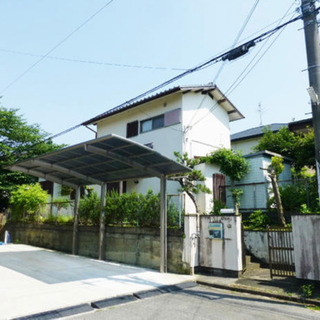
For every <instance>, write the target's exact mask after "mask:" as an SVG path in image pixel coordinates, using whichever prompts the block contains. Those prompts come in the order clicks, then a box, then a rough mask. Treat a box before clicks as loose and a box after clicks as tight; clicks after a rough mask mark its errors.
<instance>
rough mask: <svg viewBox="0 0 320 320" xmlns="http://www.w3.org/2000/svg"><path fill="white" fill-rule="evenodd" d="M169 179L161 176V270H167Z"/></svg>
mask: <svg viewBox="0 0 320 320" xmlns="http://www.w3.org/2000/svg"><path fill="white" fill-rule="evenodd" d="M167 245H168V242H167V179H166V176H165V175H161V177H160V272H162V273H163V272H167V249H168V247H167Z"/></svg>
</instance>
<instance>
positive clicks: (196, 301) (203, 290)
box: [64, 286, 320, 320]
mask: <svg viewBox="0 0 320 320" xmlns="http://www.w3.org/2000/svg"><path fill="white" fill-rule="evenodd" d="M64 319H68V320H80V319H81V320H83V319H85V320H91V319H92V320H102V319H103V320H105V319H117V320H122V319H123V320H135V319H139V320H141V319H148V320H149V319H150V320H164V319H170V320H174V319H183V320H200V319H201V320H209V319H210V320H212V319H219V320H224V319H232V320H234V319H236V320H241V319H245V320H250V319H255V320H257V319H259V320H261V319H262V320H263V319H272V320H282V319H301V320H302V319H303V320H306V319H320V311H314V310H310V309H308V308H306V307H304V306H302V305H298V304H294V303H288V302H279V301H276V300H272V299H267V298H262V297H259V296H254V295H247V294H240V293H233V292H230V291H224V290H218V289H212V288H209V287H204V286H197V287H194V288H189V289H184V290H182V291H177V292H171V293H165V294H160V295H156V296H153V297H147V298H144V299H139V300H136V301H134V302H128V303H126V304H121V305H116V306H112V307H109V308H105V309H97V310H95V311H94V312H90V313H87V314H82V315H76V316H71V317H67V318H64Z"/></svg>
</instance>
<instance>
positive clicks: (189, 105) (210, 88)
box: [83, 85, 243, 213]
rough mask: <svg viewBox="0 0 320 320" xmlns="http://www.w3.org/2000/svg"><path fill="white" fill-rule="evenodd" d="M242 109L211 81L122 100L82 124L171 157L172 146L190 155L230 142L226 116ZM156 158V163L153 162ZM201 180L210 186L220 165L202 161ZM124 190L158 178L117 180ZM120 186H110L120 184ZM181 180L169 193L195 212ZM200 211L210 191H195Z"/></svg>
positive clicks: (151, 184)
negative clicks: (184, 192)
mask: <svg viewBox="0 0 320 320" xmlns="http://www.w3.org/2000/svg"><path fill="white" fill-rule="evenodd" d="M242 118H243V115H242V114H241V113H240V112H239V111H238V110H237V108H236V107H235V106H234V105H233V104H232V103H231V102H230V101H229V100H228V99H227V97H225V96H224V95H223V93H222V92H221V91H220V90H219V88H218V87H216V86H215V85H206V86H190V87H174V88H172V89H169V90H166V91H163V92H160V93H158V94H155V95H153V96H149V97H147V98H145V99H143V100H139V101H137V102H134V103H131V104H128V105H121V106H119V107H116V108H113V109H111V110H109V111H107V112H105V113H103V114H101V115H98V116H96V117H94V118H92V119H89V120H88V121H85V122H84V123H83V125H93V124H94V125H96V127H97V137H102V136H104V135H108V134H110V133H113V134H117V135H120V136H123V137H126V138H128V139H132V140H134V141H136V142H139V143H141V144H144V145H146V146H148V147H150V148H152V149H154V150H156V151H158V152H160V153H161V154H163V155H165V156H168V157H169V158H172V159H175V156H174V152H175V151H178V152H180V153H181V154H183V153H185V152H187V153H188V155H189V157H198V156H204V155H206V154H208V153H210V152H212V151H214V150H217V149H218V148H222V147H223V148H230V129H229V122H230V121H234V120H239V119H242ZM156 165H157V164H156V163H154V166H156ZM200 169H201V170H202V172H203V173H204V175H205V176H206V178H207V180H206V182H205V184H206V185H207V187H209V188H210V189H211V190H212V183H213V182H212V176H213V174H214V173H215V172H218V168H217V167H214V166H212V165H204V164H203V165H201V166H200ZM119 186H121V187H120V188H121V189H122V190H123V191H124V192H132V191H134V190H135V191H137V192H141V193H146V192H147V191H148V189H150V188H151V189H152V190H153V191H154V192H158V191H159V182H158V181H157V179H156V178H151V179H143V180H142V179H141V180H133V181H123V182H119ZM119 186H113V187H115V188H118V187H119ZM179 188H180V186H179V183H178V182H176V181H169V182H168V196H169V197H171V198H172V199H173V200H174V201H175V202H176V204H177V205H179V206H181V207H183V209H184V210H185V212H188V213H192V212H195V209H194V206H193V204H192V202H191V201H190V199H188V197H187V196H186V195H183V194H182V193H181V192H179ZM198 202H199V207H200V208H201V212H208V211H210V210H211V207H212V194H211V195H204V194H200V195H199V196H198Z"/></svg>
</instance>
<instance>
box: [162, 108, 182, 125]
mask: <svg viewBox="0 0 320 320" xmlns="http://www.w3.org/2000/svg"><path fill="white" fill-rule="evenodd" d="M180 122H181V109H180V108H179V109H175V110H172V111H169V112H166V113H165V114H164V126H165V127H167V126H171V125H173V124H176V123H180Z"/></svg>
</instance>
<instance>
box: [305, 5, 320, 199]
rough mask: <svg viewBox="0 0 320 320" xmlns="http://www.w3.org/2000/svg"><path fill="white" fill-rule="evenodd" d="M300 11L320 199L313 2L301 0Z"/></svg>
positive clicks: (318, 64) (319, 75)
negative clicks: (306, 61) (305, 51)
mask: <svg viewBox="0 0 320 320" xmlns="http://www.w3.org/2000/svg"><path fill="white" fill-rule="evenodd" d="M301 11H302V14H303V24H304V36H305V42H306V50H307V60H308V73H309V84H310V88H308V92H309V94H310V97H311V106H312V121H313V128H314V140H315V159H316V167H317V177H318V194H319V199H320V102H319V97H320V43H319V41H320V40H319V30H318V22H317V11H315V0H302V1H301Z"/></svg>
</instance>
